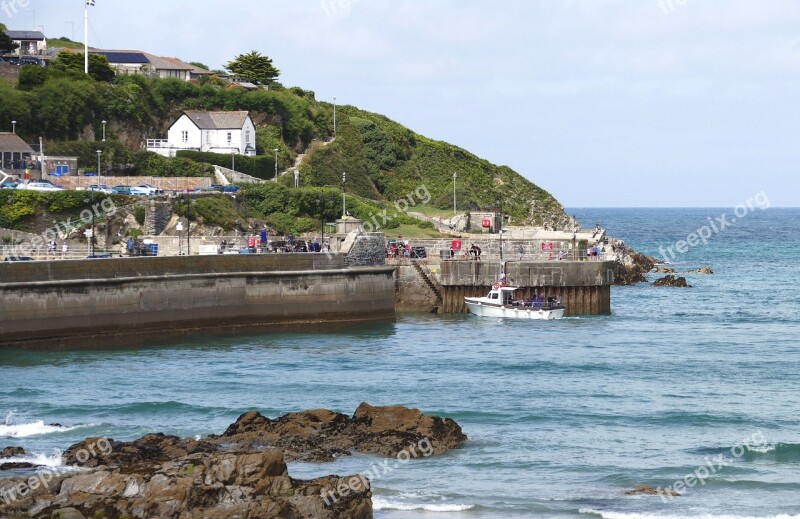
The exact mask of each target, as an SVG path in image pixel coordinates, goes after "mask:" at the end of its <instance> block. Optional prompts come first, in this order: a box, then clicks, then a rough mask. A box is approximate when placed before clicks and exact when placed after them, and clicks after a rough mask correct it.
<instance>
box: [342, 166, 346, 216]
mask: <svg viewBox="0 0 800 519" xmlns="http://www.w3.org/2000/svg"><path fill="white" fill-rule="evenodd" d="M345 182H347V173H346V172H345V173H342V218H346V217H347V196H346V195H345V190H344V184H345Z"/></svg>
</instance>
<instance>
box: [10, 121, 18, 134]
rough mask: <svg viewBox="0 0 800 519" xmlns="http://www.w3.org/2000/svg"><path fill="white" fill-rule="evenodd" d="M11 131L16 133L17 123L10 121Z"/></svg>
mask: <svg viewBox="0 0 800 519" xmlns="http://www.w3.org/2000/svg"><path fill="white" fill-rule="evenodd" d="M11 131H12V132H13V133H17V121H11Z"/></svg>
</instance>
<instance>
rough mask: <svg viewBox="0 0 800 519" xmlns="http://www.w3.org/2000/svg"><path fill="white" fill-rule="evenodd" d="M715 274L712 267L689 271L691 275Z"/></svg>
mask: <svg viewBox="0 0 800 519" xmlns="http://www.w3.org/2000/svg"><path fill="white" fill-rule="evenodd" d="M713 273H714V271H713V270H712V269H711V267H710V266H705V267H702V268H699V269H695V270H690V271H689V274H707V275H711V274H713Z"/></svg>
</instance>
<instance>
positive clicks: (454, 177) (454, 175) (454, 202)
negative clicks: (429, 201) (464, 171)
mask: <svg viewBox="0 0 800 519" xmlns="http://www.w3.org/2000/svg"><path fill="white" fill-rule="evenodd" d="M457 178H458V173H453V214H454V215H455V214H458V212H457V210H456V179H457Z"/></svg>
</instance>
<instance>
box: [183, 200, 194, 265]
mask: <svg viewBox="0 0 800 519" xmlns="http://www.w3.org/2000/svg"><path fill="white" fill-rule="evenodd" d="M183 201H184V202H186V255H187V256H189V255H191V252H192V251H191V245H192V242H191V241H190V236H191V235H192V223H191V222H190V221H189V202H190V199H189V195H185V196H184V197H183Z"/></svg>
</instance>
